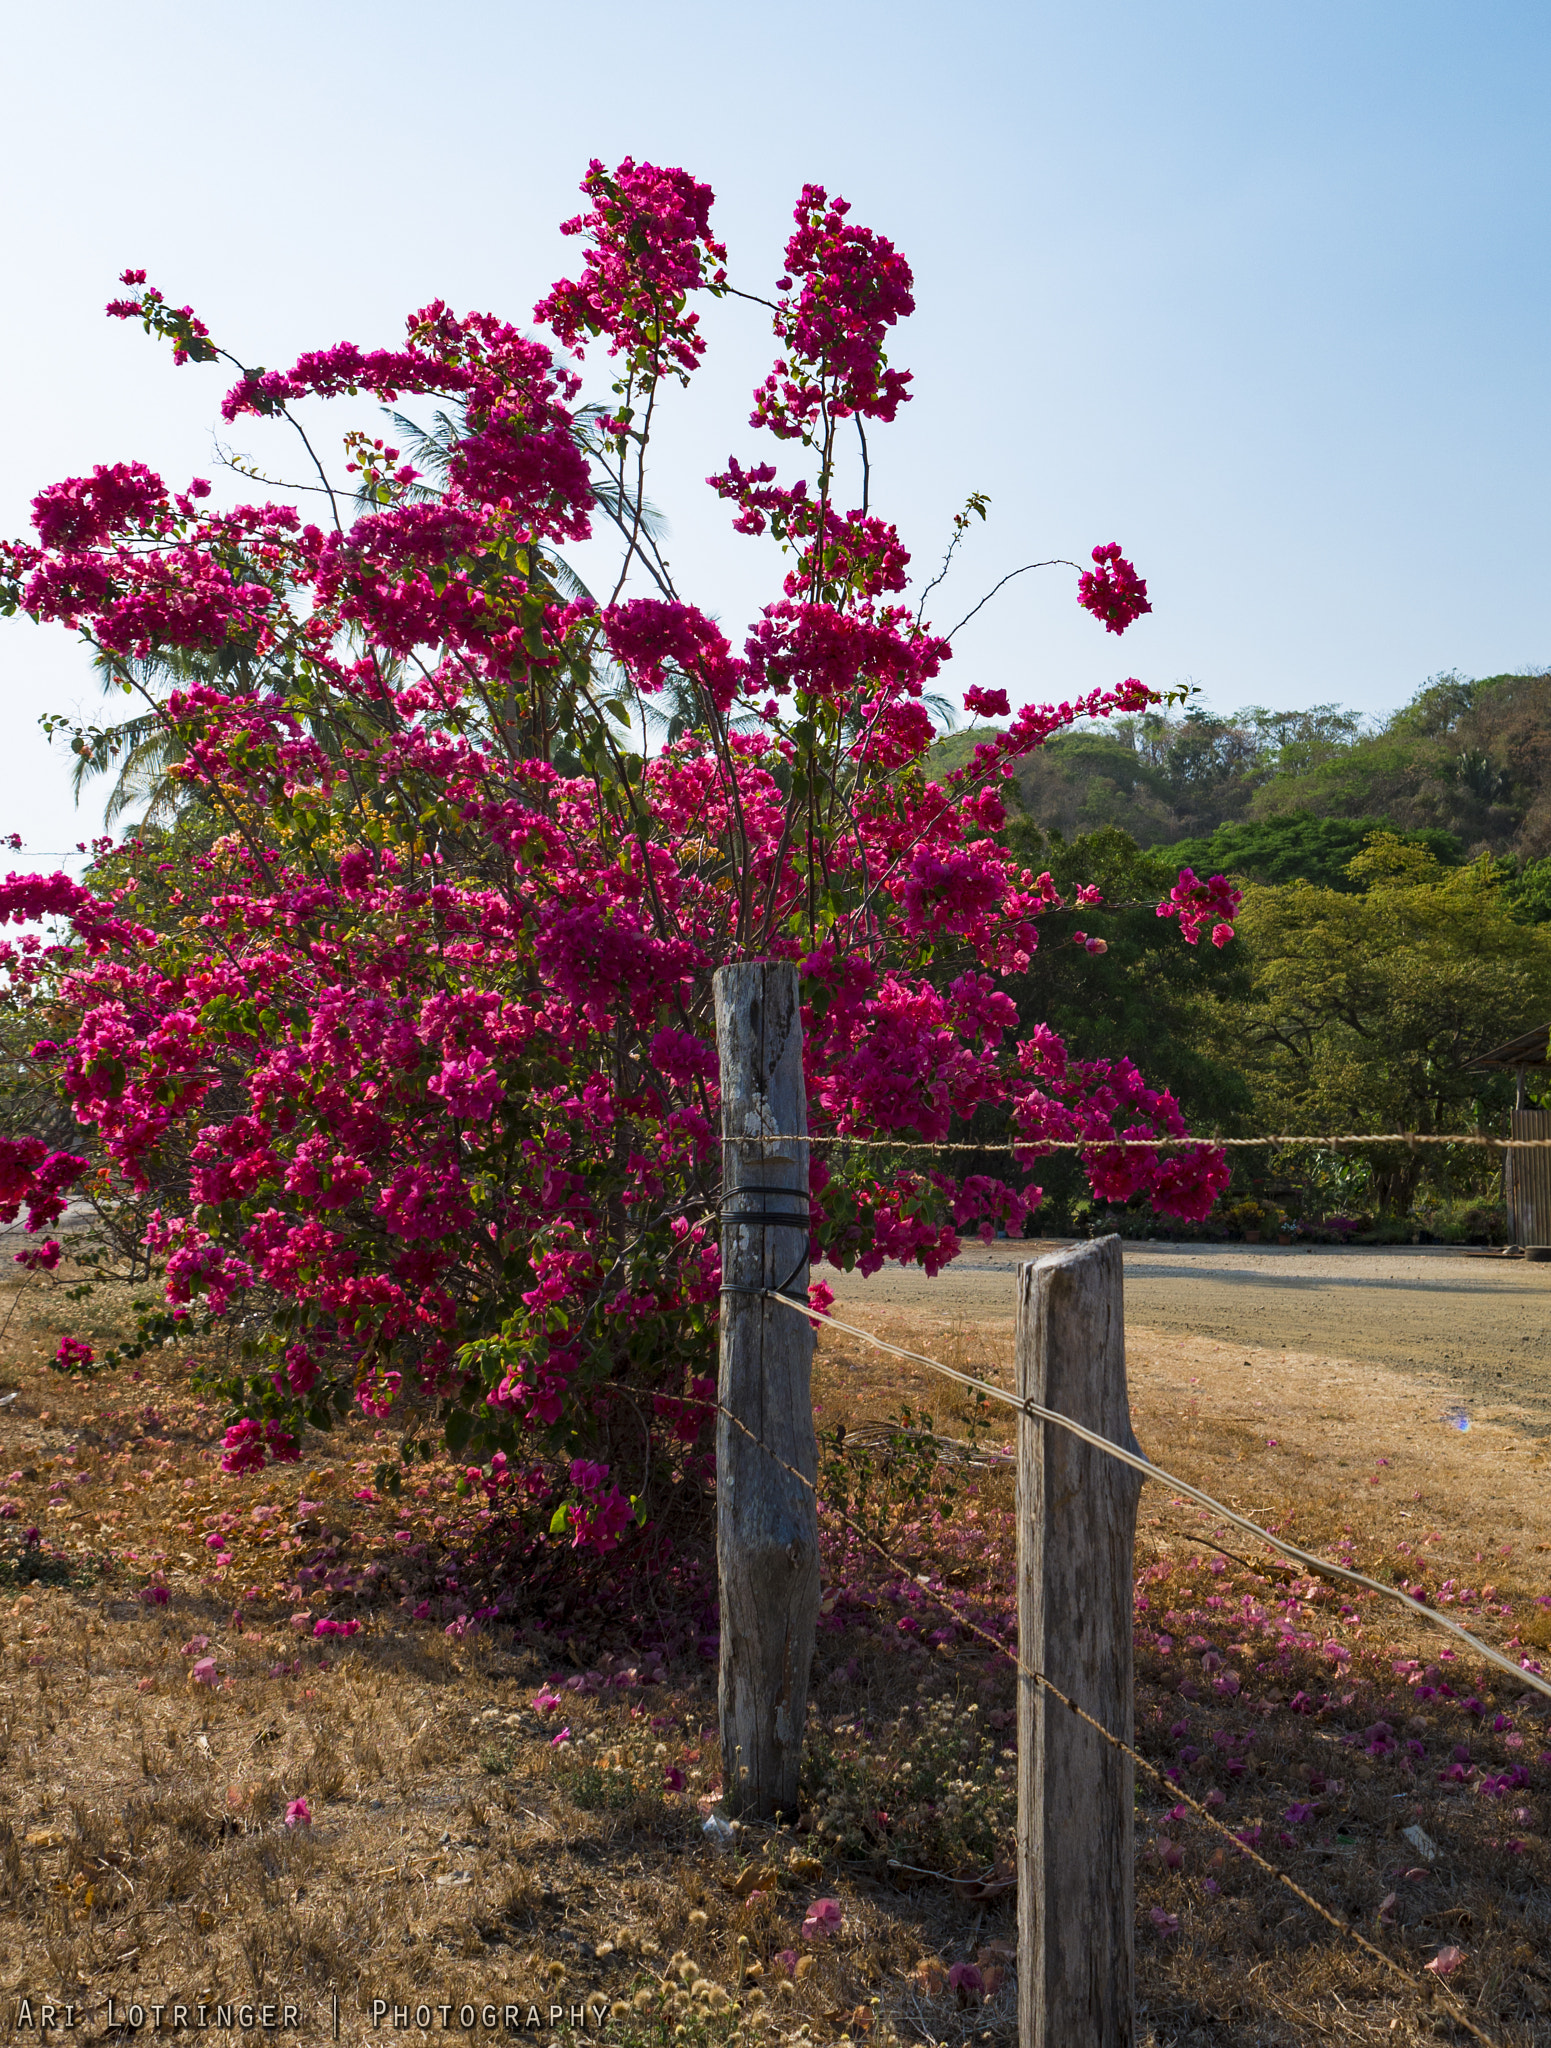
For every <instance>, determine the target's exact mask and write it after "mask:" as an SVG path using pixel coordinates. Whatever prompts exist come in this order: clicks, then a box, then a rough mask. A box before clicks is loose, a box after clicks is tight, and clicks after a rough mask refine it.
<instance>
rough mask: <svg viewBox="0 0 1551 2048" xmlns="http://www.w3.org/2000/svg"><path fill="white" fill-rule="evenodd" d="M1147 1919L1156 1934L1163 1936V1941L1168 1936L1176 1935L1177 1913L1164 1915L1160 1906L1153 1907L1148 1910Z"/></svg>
mask: <svg viewBox="0 0 1551 2048" xmlns="http://www.w3.org/2000/svg"><path fill="white" fill-rule="evenodd" d="M1147 1917H1148V1919H1149V1920H1151V1922H1152V1924H1153V1926H1154V1927H1156V1928H1157V1930H1158V1932H1159V1933H1160V1934H1161V1935H1163V1936H1164V1938H1165V1939H1167V1938H1168V1937H1169V1936H1170V1935H1174V1934H1178V1932H1179V1915H1178V1913H1166V1912H1165V1911H1164V1910H1163V1908H1162V1906H1153V1907H1152V1908H1150V1910H1149V1912H1148V1915H1147Z"/></svg>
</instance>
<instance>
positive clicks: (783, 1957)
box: [770, 1948, 797, 1977]
mask: <svg viewBox="0 0 1551 2048" xmlns="http://www.w3.org/2000/svg"><path fill="white" fill-rule="evenodd" d="M770 1960H771V1961H772V1962H773V1963H774V1964H775V1966H776V1968H777V1969H778V1970H780V1971H781V1973H782V1974H783V1975H784V1976H787V1977H791V1976H794V1975H795V1974H796V1970H797V1951H796V1949H794V1948H783V1949H777V1951H776V1953H775V1954H774V1955H773V1956H772V1957H771V1958H770Z"/></svg>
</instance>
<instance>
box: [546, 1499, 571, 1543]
mask: <svg viewBox="0 0 1551 2048" xmlns="http://www.w3.org/2000/svg"><path fill="white" fill-rule="evenodd" d="M570 1526H571V1510H570V1507H569V1505H568V1504H565V1503H562V1505H561V1506H560V1507H558V1508H556V1509H555V1512H554V1513H553V1514H552V1515H551V1516H550V1518H549V1533H550V1535H551V1536H563V1535H564V1534H565V1532H566V1530H567V1529H569V1528H570Z"/></svg>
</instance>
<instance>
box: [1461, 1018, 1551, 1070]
mask: <svg viewBox="0 0 1551 2048" xmlns="http://www.w3.org/2000/svg"><path fill="white" fill-rule="evenodd" d="M1548 1042H1551V1024H1537V1025H1536V1026H1535V1028H1534V1030H1533V1031H1521V1032H1520V1033H1519V1035H1518V1037H1517V1038H1510V1039H1509V1040H1508V1043H1507V1044H1506V1045H1494V1046H1493V1048H1492V1050H1491V1051H1490V1052H1484V1053H1482V1054H1481V1056H1480V1058H1479V1059H1473V1060H1467V1061H1466V1063H1465V1064H1466V1066H1467V1068H1469V1067H1544V1066H1548V1065H1551V1060H1548V1058H1547V1056H1546V1048H1547V1044H1548Z"/></svg>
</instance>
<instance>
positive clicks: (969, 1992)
mask: <svg viewBox="0 0 1551 2048" xmlns="http://www.w3.org/2000/svg"><path fill="white" fill-rule="evenodd" d="M985 1988H986V1980H985V1977H984V1976H983V1974H982V1973H981V1970H980V1968H979V1966H978V1964H975V1963H955V1964H954V1965H953V1967H952V1969H950V1970H949V1972H948V1989H949V1990H950V1991H953V1992H956V1993H957V1994H958V2001H959V2004H960V2005H978V2004H979V2003H980V2000H981V1999H982V1998H983V1997H984V1996H985Z"/></svg>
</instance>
